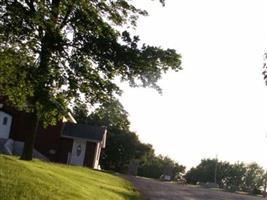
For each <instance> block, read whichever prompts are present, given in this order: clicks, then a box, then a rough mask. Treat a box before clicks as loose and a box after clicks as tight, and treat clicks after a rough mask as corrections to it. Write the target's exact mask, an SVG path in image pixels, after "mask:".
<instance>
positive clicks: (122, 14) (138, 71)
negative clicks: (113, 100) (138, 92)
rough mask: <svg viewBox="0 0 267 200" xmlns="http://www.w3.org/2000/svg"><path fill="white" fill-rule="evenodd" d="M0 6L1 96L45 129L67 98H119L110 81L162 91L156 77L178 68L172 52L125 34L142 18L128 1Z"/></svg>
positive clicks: (12, 1)
mask: <svg viewBox="0 0 267 200" xmlns="http://www.w3.org/2000/svg"><path fill="white" fill-rule="evenodd" d="M160 2H161V3H162V4H164V1H160ZM0 6H1V9H0V16H1V18H0V46H1V50H0V74H1V78H0V93H1V94H2V95H4V96H6V97H7V99H8V102H9V103H10V104H12V105H13V106H15V107H16V108H18V109H20V110H25V111H28V112H34V113H36V114H37V116H38V117H39V118H40V119H41V120H42V122H44V123H45V124H55V123H56V120H57V119H58V118H59V117H60V116H61V113H62V111H64V110H66V108H67V104H68V103H69V102H70V101H72V100H73V99H74V100H82V101H86V102H88V103H91V104H94V103H97V102H104V101H108V99H109V98H110V97H112V96H113V95H114V94H120V92H121V91H120V89H119V87H118V86H117V85H116V84H115V83H114V82H113V81H112V80H113V79H114V78H115V77H118V76H119V77H120V78H121V79H122V80H125V81H129V83H130V85H131V86H143V87H153V88H156V89H157V90H160V88H159V86H158V85H157V84H156V82H157V81H158V80H159V79H160V77H161V75H162V72H166V71H167V70H169V69H172V70H176V71H177V70H179V69H181V68H180V55H178V54H177V53H176V52H175V50H173V49H167V50H163V49H161V48H159V47H155V46H149V45H146V44H139V37H138V36H131V34H130V33H129V32H128V31H127V30H125V29H127V27H129V26H130V27H135V26H136V22H137V19H138V17H139V16H146V15H147V12H146V11H145V10H142V9H139V8H136V7H135V6H134V5H133V4H132V3H131V1H129V0H112V1H102V0H101V1H100V0H78V1H77V0H49V1H33V0H25V1H23V0H7V1H4V0H2V1H0Z"/></svg>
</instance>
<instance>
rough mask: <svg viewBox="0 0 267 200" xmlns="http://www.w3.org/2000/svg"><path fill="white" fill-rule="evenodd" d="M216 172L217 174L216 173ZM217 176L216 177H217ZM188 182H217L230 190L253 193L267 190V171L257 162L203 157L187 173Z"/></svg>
mask: <svg viewBox="0 0 267 200" xmlns="http://www.w3.org/2000/svg"><path fill="white" fill-rule="evenodd" d="M215 173H216V175H215ZM215 176H216V178H215ZM184 177H185V179H186V181H187V183H190V184H197V183H214V182H215V181H216V183H217V184H218V185H219V187H221V188H223V189H226V190H230V191H237V190H238V191H244V192H249V193H253V194H258V193H261V191H263V190H264V191H265V190H266V172H265V170H264V169H263V168H262V167H260V166H259V165H258V164H257V163H250V164H245V163H243V162H237V163H234V164H230V163H229V162H225V161H217V160H216V159H203V160H201V162H200V164H199V165H198V166H196V167H193V168H191V169H190V170H189V171H188V172H187V173H186V174H185V176H184Z"/></svg>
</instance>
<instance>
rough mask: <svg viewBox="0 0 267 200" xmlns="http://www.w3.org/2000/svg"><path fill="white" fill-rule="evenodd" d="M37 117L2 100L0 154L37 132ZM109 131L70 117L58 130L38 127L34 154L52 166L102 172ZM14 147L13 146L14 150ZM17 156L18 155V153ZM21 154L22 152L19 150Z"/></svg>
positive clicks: (59, 125)
mask: <svg viewBox="0 0 267 200" xmlns="http://www.w3.org/2000/svg"><path fill="white" fill-rule="evenodd" d="M34 126H35V120H34V116H33V115H32V114H29V113H25V112H21V111H17V110H16V109H14V108H11V107H9V106H7V105H5V103H4V101H3V99H0V140H1V141H2V143H0V150H1V145H2V148H4V147H5V146H7V143H8V146H9V147H10V149H11V152H12V151H13V150H12V149H15V144H16V142H17V141H19V142H20V143H21V144H23V142H24V140H25V138H26V137H27V134H30V133H32V132H33V131H34ZM106 134H107V131H106V128H105V127H94V126H90V125H87V124H77V123H76V121H75V119H74V118H73V117H72V115H71V114H68V115H67V116H66V117H64V119H62V121H61V122H59V123H58V124H57V125H56V126H50V127H48V128H46V129H44V128H42V127H41V126H40V127H39V130H38V134H37V136H36V143H35V150H37V151H38V152H39V153H41V154H42V155H43V156H45V157H46V158H47V159H48V160H50V161H52V162H59V163H66V164H73V165H81V166H88V167H92V168H99V158H100V154H101V149H102V148H105V145H106ZM12 145H13V146H12ZM16 152H17V151H16ZM20 152H21V150H20Z"/></svg>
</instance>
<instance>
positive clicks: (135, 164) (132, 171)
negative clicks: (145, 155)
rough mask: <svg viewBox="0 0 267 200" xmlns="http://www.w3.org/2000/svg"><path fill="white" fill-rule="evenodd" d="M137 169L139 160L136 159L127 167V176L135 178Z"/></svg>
mask: <svg viewBox="0 0 267 200" xmlns="http://www.w3.org/2000/svg"><path fill="white" fill-rule="evenodd" d="M138 167H139V160H137V159H134V160H131V162H130V163H129V166H128V174H129V175H132V176H136V175H137V172H138Z"/></svg>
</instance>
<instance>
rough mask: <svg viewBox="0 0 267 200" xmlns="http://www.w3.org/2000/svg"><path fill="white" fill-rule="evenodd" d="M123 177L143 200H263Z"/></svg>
mask: <svg viewBox="0 0 267 200" xmlns="http://www.w3.org/2000/svg"><path fill="white" fill-rule="evenodd" d="M123 177H124V178H126V179H128V180H129V181H130V182H132V183H133V185H134V186H135V188H136V189H137V190H138V191H139V192H140V193H141V194H142V196H143V200H259V199H261V200H263V198H261V197H254V196H248V195H241V194H233V193H228V192H223V191H216V190H213V189H205V188H199V187H194V186H187V185H178V184H175V183H167V182H161V181H156V180H152V179H146V178H140V177H131V176H123Z"/></svg>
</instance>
